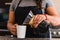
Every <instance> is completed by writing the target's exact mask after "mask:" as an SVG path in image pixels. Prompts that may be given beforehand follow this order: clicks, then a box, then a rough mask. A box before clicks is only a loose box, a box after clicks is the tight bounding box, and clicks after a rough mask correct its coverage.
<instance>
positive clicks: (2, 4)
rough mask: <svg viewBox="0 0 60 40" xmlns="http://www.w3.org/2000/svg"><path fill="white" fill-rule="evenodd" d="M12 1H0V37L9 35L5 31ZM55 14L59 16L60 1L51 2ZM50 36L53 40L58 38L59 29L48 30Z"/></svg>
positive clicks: (59, 35)
mask: <svg viewBox="0 0 60 40" xmlns="http://www.w3.org/2000/svg"><path fill="white" fill-rule="evenodd" d="M11 1H12V0H0V35H10V32H9V31H8V29H7V26H6V25H7V20H8V13H9V7H10V4H11ZM52 1H53V2H54V5H55V7H56V10H57V12H58V13H59V14H60V5H59V4H60V0H52ZM50 35H51V37H53V38H60V29H56V28H50Z"/></svg>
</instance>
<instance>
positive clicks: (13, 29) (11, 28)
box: [9, 24, 17, 35]
mask: <svg viewBox="0 0 60 40" xmlns="http://www.w3.org/2000/svg"><path fill="white" fill-rule="evenodd" d="M16 27H17V24H14V25H12V26H10V27H9V31H10V32H11V33H12V34H13V35H16V32H17V30H16Z"/></svg>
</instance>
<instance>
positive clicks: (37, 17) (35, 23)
mask: <svg viewBox="0 0 60 40" xmlns="http://www.w3.org/2000/svg"><path fill="white" fill-rule="evenodd" d="M45 19H46V17H45V15H42V14H37V15H35V16H34V17H33V24H32V26H33V27H34V28H37V26H38V25H39V23H41V22H42V21H43V20H45Z"/></svg>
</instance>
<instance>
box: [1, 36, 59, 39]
mask: <svg viewBox="0 0 60 40" xmlns="http://www.w3.org/2000/svg"><path fill="white" fill-rule="evenodd" d="M0 40H60V38H51V39H50V38H24V39H19V38H16V37H10V36H0Z"/></svg>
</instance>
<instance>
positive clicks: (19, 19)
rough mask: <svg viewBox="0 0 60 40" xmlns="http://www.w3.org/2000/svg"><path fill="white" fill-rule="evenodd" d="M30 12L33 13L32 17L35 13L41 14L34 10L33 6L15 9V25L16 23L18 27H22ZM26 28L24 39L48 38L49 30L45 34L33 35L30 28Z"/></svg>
mask: <svg viewBox="0 0 60 40" xmlns="http://www.w3.org/2000/svg"><path fill="white" fill-rule="evenodd" d="M30 10H31V11H32V12H33V13H34V15H36V14H37V13H41V10H39V9H35V7H34V6H29V7H17V8H16V10H15V23H17V24H18V25H22V23H23V21H24V19H25V18H26V16H27V15H28V13H29V12H30ZM26 26H27V30H26V38H49V30H48V32H46V33H40V34H34V30H33V28H31V26H30V25H26Z"/></svg>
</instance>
